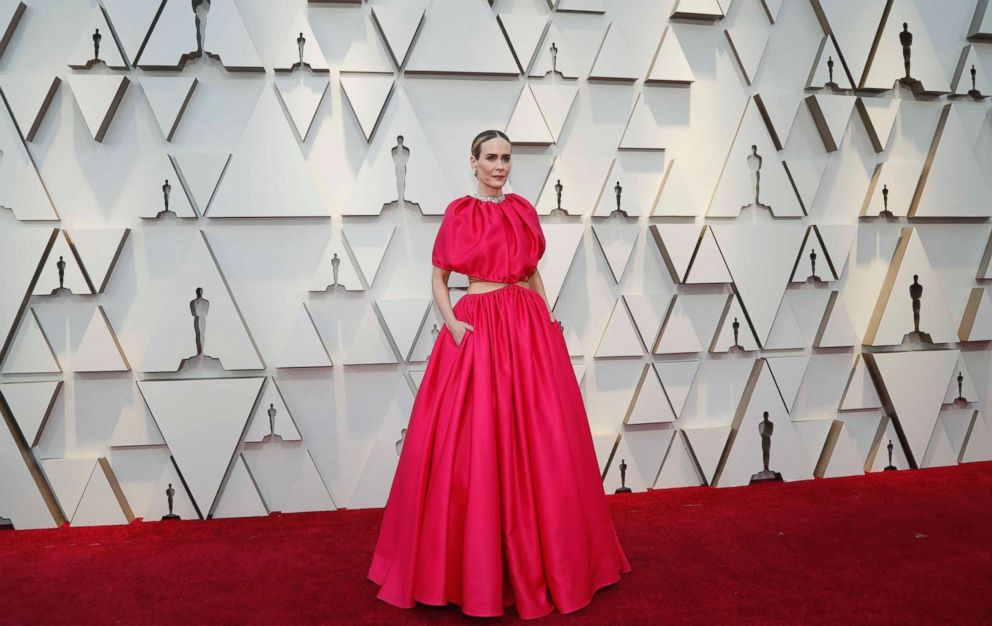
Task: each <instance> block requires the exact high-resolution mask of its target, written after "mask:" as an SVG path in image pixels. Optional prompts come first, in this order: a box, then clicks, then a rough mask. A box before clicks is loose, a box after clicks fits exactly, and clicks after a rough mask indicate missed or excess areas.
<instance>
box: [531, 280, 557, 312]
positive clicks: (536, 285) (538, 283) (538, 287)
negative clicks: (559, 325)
mask: <svg viewBox="0 0 992 626" xmlns="http://www.w3.org/2000/svg"><path fill="white" fill-rule="evenodd" d="M527 282H528V283H529V284H530V288H531V289H533V290H534V291H536V292H537V293H538V295H540V296H541V299H542V300H544V306H546V307H548V315H549V317H550V319H551V321H552V322H556V321H558V320H556V319H555V312H554V311H552V310H551V305H550V304H548V296H547V294H546V293H544V281H543V280H542V279H541V272H540V271H539V270H536V269H535V270H534V273H533V274H531V275H530V278H528V279H527Z"/></svg>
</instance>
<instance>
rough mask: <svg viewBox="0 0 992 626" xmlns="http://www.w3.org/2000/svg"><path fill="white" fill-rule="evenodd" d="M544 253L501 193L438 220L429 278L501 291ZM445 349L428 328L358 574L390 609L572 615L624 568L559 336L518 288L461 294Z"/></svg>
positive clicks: (523, 216) (539, 238) (539, 305)
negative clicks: (393, 463)
mask: <svg viewBox="0 0 992 626" xmlns="http://www.w3.org/2000/svg"><path fill="white" fill-rule="evenodd" d="M544 248H545V241H544V233H543V231H542V230H541V223H540V221H539V220H538V217H537V212H536V211H535V210H534V207H533V205H531V204H530V202H528V201H527V200H526V199H524V198H522V197H521V196H518V195H516V194H513V193H508V194H506V197H505V199H504V200H503V202H500V203H493V202H487V201H482V200H478V199H476V198H474V197H472V196H464V197H462V198H458V199H456V200H454V201H452V202H451V204H449V205H448V207H447V209H446V210H445V214H444V218H443V219H442V221H441V227H440V230H439V231H438V234H437V238H436V239H435V242H434V250H433V254H432V261H433V264H434V265H435V266H436V267H440V268H442V269H447V270H452V271H456V272H459V273H462V274H466V275H469V276H473V277H476V278H480V279H484V280H489V281H498V282H506V283H515V282H517V281H521V280H525V279H527V278H528V277H529V276H530V275H531V274H532V273H533V272H534V270H535V269H536V267H537V262H538V260H539V259H540V258H541V257H542V256H543V254H544ZM453 310H454V313H455V317H456V318H457V319H459V320H462V321H465V322H468V323H469V324H472V325H473V326H474V327H475V330H470V331H467V332H466V333H465V335H464V336H463V337H462V341H461V343H460V344H458V345H456V344H455V340H454V338H453V337H452V335H451V333H450V332H449V331H448V328H447V326H445V327H444V328H442V330H441V332H440V334H439V335H438V337H437V340H436V342H435V344H434V347H433V349H432V352H431V355H430V358H429V360H428V362H427V369H426V371H425V373H424V378H423V381H422V382H421V384H420V389H419V391H418V393H417V396H416V398H415V400H414V404H413V408H412V411H411V415H410V422H409V425H408V427H407V431H406V437H405V440H404V442H403V446H402V450H401V454H400V458H399V464H398V466H397V468H396V473H395V475H394V476H393V483H392V487H391V488H390V491H389V497H388V500H387V502H386V509H385V512H384V514H383V519H382V526H381V528H380V530H379V537H378V541H377V542H376V546H375V552H374V554H373V557H372V564H371V566H370V568H369V571H368V575H367V576H368V578H369V579H371V580H372V581H374V582H375V583H376V584H378V585H381V587H380V589H379V591H378V593H377V595H376V597H377V598H379V599H381V600H384V601H386V602H388V603H390V604H394V605H396V606H399V607H403V608H412V607H413V606H415V605H416V603H417V602H420V603H422V604H429V605H445V604H447V603H448V602H452V603H454V604H457V605H458V606H459V607H460V608H461V611H462V612H463V613H465V614H467V615H473V616H480V617H491V616H499V615H502V614H503V612H504V607H505V606H509V605H511V604H515V605H516V609H517V613H518V614H519V615H520V617H522V618H523V619H532V618H537V617H542V616H544V615H547V614H548V613H550V612H551V611H552V610H554V609H555V608H557V610H558V611H559V612H561V613H570V612H572V611H576V610H578V609H581V608H582V607H584V606H586V605H588V604H589V603H590V602H591V600H592V596H593V594H594V593H595V592H596V590H598V589H600V588H601V587H605V586H606V585H610V584H612V583H615V582H617V581H618V580H619V579H620V574H621V573H626V572H629V571H631V567H630V563H629V562H628V560H627V557H626V555H625V554H624V551H623V548H622V546H621V544H620V540H619V538H618V537H617V533H616V529H615V528H614V525H613V520H612V518H611V517H610V513H609V509H608V508H607V505H606V495H605V493H604V489H603V482H602V478H601V475H600V469H599V463H598V461H597V460H596V453H595V450H594V448H593V442H592V433H591V431H590V428H589V421H588V418H587V416H586V412H585V407H584V406H583V402H582V395H581V393H580V391H579V386H578V382H577V381H576V379H575V374H574V370H573V369H572V362H571V359H570V358H569V356H568V351H567V349H566V346H565V339H564V337H563V336H562V332H561V329H560V328H559V327H558V325H557V324H556V323H554V322H552V321H551V320H550V318H549V314H548V308H547V306H546V305H545V303H544V300H543V299H542V298H541V296H540V295H539V294H538V293H537V292H536V291H532V290H531V289H528V288H527V287H523V286H520V285H513V284H510V285H507V286H505V287H500V288H498V289H495V290H493V291H488V292H483V293H474V294H465V295H464V296H462V297H461V299H459V300H458V301H457V302H456V303H455V305H454V307H453Z"/></svg>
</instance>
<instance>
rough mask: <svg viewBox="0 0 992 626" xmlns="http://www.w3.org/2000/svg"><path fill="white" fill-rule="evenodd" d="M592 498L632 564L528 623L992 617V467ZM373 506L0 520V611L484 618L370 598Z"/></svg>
mask: <svg viewBox="0 0 992 626" xmlns="http://www.w3.org/2000/svg"><path fill="white" fill-rule="evenodd" d="M608 500H609V502H610V509H611V511H612V514H613V518H614V520H615V521H616V525H617V530H618V532H619V533H620V539H621V541H622V542H623V545H624V548H625V550H626V553H627V556H628V558H629V559H630V562H631V565H632V566H633V568H634V570H633V572H631V573H630V574H626V575H624V577H623V578H622V579H621V581H620V582H619V583H617V584H616V585H613V586H610V587H606V588H605V589H603V590H601V591H599V592H598V593H597V594H596V596H595V597H594V598H593V601H592V604H590V605H589V606H587V607H586V608H584V609H581V610H580V611H577V612H575V613H572V614H569V615H564V616H562V615H559V614H557V613H553V614H551V615H550V616H548V617H546V618H544V619H540V620H535V621H531V622H527V623H531V624H552V623H562V624H570V625H575V624H672V623H696V624H700V623H704V624H727V623H745V624H773V623H778V624H810V623H843V624H851V623H856V624H869V623H871V624H912V623H918V624H924V623H929V624H989V623H992V590H990V588H989V585H990V582H992V538H990V537H992V534H990V533H992V463H973V464H967V465H961V466H956V467H949V468H939V469H927V470H920V471H900V472H887V473H879V474H871V475H867V476H857V477H849V478H833V479H828V480H813V481H806V482H797V483H785V484H763V485H755V486H752V487H740V488H724V489H711V488H706V487H700V488H691V489H674V490H663V491H654V492H649V493H646V494H644V493H639V494H630V495H623V496H610V497H609V498H608ZM381 517H382V509H366V510H357V511H347V510H342V511H333V512H325V513H301V514H287V515H280V514H274V515H272V516H270V517H268V518H261V519H238V520H210V521H206V522H200V521H189V522H175V523H148V524H146V523H142V522H140V521H136V522H135V523H133V524H131V525H130V526H124V527H117V526H114V527H100V528H68V527H63V528H60V529H57V530H42V531H5V532H0V572H2V580H0V623H3V624H51V623H55V622H70V623H76V624H90V623H102V624H113V623H123V624H139V623H140V624H150V623H160V624H164V623H172V624H180V623H215V624H216V623H231V624H233V623H238V624H247V623H251V624H302V623H342V624H386V623H389V624H398V623H402V622H404V621H406V622H409V623H432V624H434V623H458V622H467V621H472V622H481V621H483V620H482V619H479V618H467V617H462V615H461V613H460V612H459V611H458V608H457V607H455V606H454V605H449V606H448V607H425V606H419V607H417V608H415V609H410V610H404V609H398V608H394V607H392V606H390V605H387V604H385V603H383V602H381V601H379V600H376V599H375V597H374V596H375V590H376V586H375V584H374V583H372V582H371V581H369V580H367V579H366V578H365V572H366V571H367V569H368V564H369V559H370V558H371V551H372V547H373V545H374V542H375V537H376V532H377V529H378V526H379V520H380V519H381ZM510 611H511V612H508V613H507V614H506V615H505V616H504V617H503V618H491V619H489V620H485V621H490V622H499V621H503V622H509V621H517V620H516V615H515V613H513V612H512V608H511V609H510Z"/></svg>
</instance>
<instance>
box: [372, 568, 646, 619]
mask: <svg viewBox="0 0 992 626" xmlns="http://www.w3.org/2000/svg"><path fill="white" fill-rule="evenodd" d="M631 571H632V568H626V569H625V568H623V567H621V568H620V569H619V570H617V575H616V578H613V579H611V580H608V581H606V582H604V583H599V584H597V585H596V586H595V587H593V589H592V591H591V592H590V593H589V596H588V597H587V598H586V599H585V600H583V601H582V602H581V603H578V604H575V605H572V606H568V607H567V608H561V607H558V606H557V605H554V604H553V603H552V607H551V610H550V611H548V612H546V613H542V614H540V615H533V616H529V617H524V616H523V615H520V611H519V609H518V610H517V615H518V616H519V617H520V619H523V620H532V619H540V618H542V617H547V616H548V615H550V614H552V613H554V612H555V610H556V609H557V611H558V613H559V614H561V615H567V614H569V613H574V612H576V611H579V610H581V609H584V608H586V607H587V606H589V605H590V604H592V600H593V598H594V597H595V596H596V593H597V592H598V591H600V590H601V589H605V588H606V587H609V586H611V585H615V584H617V583H618V582H620V580H621V579H622V578H623V575H624V574H629V573H630V572H631ZM365 577H366V578H367V579H368V580H371V581H372V582H373V583H375V584H376V585H379V586H380V587H381V586H382V583H381V582H379V581H377V580H376V579H375V578H372V576H371V575H366V576H365ZM376 598H377V599H379V600H382V601H383V602H385V603H386V604H389V605H392V606H395V607H397V608H401V609H413V608H416V606H417V605H418V604H423V605H426V606H434V607H444V606H448V605H449V604H452V605H454V606H456V607H458V610H459V611H460V612H461V613H462V614H463V615H467V616H469V617H502V616H504V615H506V611H503V610H501V611H500V612H499V613H495V612H476V611H472V610H470V609H465V608H464V607H463V606H462V605H461V604H459V603H457V602H455V601H454V600H444V601H441V600H437V601H427V600H423V599H420V598H418V597H416V596H413V598H412V603H411V604H400V603H398V602H394V601H392V600H389V599H387V598H383V597H381V596H379V595H376ZM515 605H516V602H515V601H513V602H510V603H509V604H505V605H504V608H505V607H507V606H515Z"/></svg>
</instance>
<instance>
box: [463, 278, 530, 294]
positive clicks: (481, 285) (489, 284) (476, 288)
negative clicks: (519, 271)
mask: <svg viewBox="0 0 992 626" xmlns="http://www.w3.org/2000/svg"><path fill="white" fill-rule="evenodd" d="M514 284H515V285H519V286H521V287H526V288H527V289H530V282H529V281H526V280H522V281H520V282H517V283H500V282H496V281H492V280H482V279H481V278H474V277H472V276H469V277H468V291H467V292H466V293H486V292H487V291H495V290H497V289H502V288H503V287H506V286H507V285H514Z"/></svg>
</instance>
